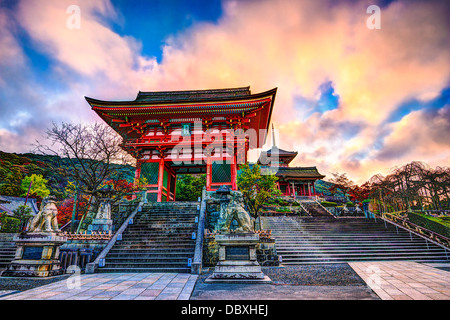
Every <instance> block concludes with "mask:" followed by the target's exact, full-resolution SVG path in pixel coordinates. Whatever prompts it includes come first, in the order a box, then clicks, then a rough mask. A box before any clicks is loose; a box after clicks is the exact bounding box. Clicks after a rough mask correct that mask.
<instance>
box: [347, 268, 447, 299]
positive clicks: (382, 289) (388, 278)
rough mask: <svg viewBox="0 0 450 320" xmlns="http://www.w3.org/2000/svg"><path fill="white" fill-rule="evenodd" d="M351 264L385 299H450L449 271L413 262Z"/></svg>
mask: <svg viewBox="0 0 450 320" xmlns="http://www.w3.org/2000/svg"><path fill="white" fill-rule="evenodd" d="M349 265H350V266H351V267H352V268H353V269H354V270H355V271H356V272H357V273H358V274H359V276H360V277H361V278H362V279H363V280H364V281H365V282H366V283H367V285H368V286H369V287H370V288H371V289H372V290H373V291H375V293H376V294H377V295H378V296H379V297H380V298H381V299H383V300H450V272H448V271H444V270H440V269H437V268H433V267H431V266H428V265H426V264H421V263H415V262H409V261H404V262H403V261H395V262H392V261H390V262H350V263H349Z"/></svg>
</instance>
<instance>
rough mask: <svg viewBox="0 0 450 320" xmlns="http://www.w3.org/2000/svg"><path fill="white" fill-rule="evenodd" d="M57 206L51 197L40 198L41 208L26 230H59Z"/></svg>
mask: <svg viewBox="0 0 450 320" xmlns="http://www.w3.org/2000/svg"><path fill="white" fill-rule="evenodd" d="M57 215H58V208H57V207H56V203H55V201H54V200H53V199H51V198H49V197H47V198H45V199H44V200H42V204H41V210H40V211H39V212H38V213H37V214H36V215H35V216H34V218H33V219H32V220H31V222H30V226H29V227H28V232H61V230H60V229H59V228H58V218H57Z"/></svg>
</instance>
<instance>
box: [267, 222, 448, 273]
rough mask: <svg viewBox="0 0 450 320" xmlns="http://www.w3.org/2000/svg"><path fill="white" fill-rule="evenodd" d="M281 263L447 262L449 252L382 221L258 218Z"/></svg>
mask: <svg viewBox="0 0 450 320" xmlns="http://www.w3.org/2000/svg"><path fill="white" fill-rule="evenodd" d="M262 221H263V228H264V229H266V230H267V229H271V230H272V236H273V238H274V239H275V241H276V242H275V244H276V250H277V253H278V255H280V256H282V260H283V262H282V263H283V264H285V265H288V264H318V263H344V262H351V261H387V260H409V261H416V262H449V261H450V260H449V258H450V251H449V250H445V249H444V248H442V247H440V246H437V245H435V244H433V243H431V242H429V241H426V240H425V239H423V238H421V237H418V236H415V235H414V234H410V233H409V232H408V231H406V230H403V229H400V228H398V229H397V228H396V227H395V226H393V225H391V224H389V223H386V227H385V224H384V222H383V221H380V220H377V222H374V221H373V220H368V219H365V218H331V219H330V218H318V217H307V218H300V217H295V216H291V217H281V216H278V217H262Z"/></svg>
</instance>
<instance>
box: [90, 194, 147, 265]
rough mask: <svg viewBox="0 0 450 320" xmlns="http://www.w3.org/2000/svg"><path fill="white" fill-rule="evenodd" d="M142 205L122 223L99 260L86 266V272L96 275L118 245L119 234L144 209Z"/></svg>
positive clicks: (98, 257) (141, 203) (99, 256)
mask: <svg viewBox="0 0 450 320" xmlns="http://www.w3.org/2000/svg"><path fill="white" fill-rule="evenodd" d="M142 205H143V202H139V204H138V205H137V206H136V208H135V209H134V210H133V212H132V213H131V214H130V215H129V216H128V218H127V219H125V221H124V222H123V223H122V225H121V226H120V228H119V230H117V232H116V233H115V234H114V236H113V237H112V238H111V240H109V242H108V244H107V245H106V247H105V248H104V249H103V250H102V252H100V254H99V255H98V256H97V258H96V259H95V260H94V262H91V263H88V264H87V265H86V270H85V272H86V273H94V272H95V269H96V268H97V267H98V265H99V264H100V260H101V259H105V257H106V255H107V254H108V252H109V251H110V250H111V248H112V247H113V246H114V244H115V243H116V241H117V238H118V237H119V234H122V233H123V232H124V231H125V229H126V228H127V226H128V224H129V223H130V220H131V219H133V218H134V216H135V215H136V213H138V211H139V208H142Z"/></svg>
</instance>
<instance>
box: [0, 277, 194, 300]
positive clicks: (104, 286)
mask: <svg viewBox="0 0 450 320" xmlns="http://www.w3.org/2000/svg"><path fill="white" fill-rule="evenodd" d="M196 280H197V276H196V275H191V274H186V273H99V274H89V275H80V276H79V278H78V279H77V276H72V277H70V278H68V279H66V280H62V281H58V282H55V283H52V284H48V285H45V286H41V287H37V288H34V289H30V290H26V291H23V292H20V293H16V294H11V295H7V296H4V297H1V298H0V300H188V299H189V297H190V295H191V292H192V289H193V288H194V285H195V282H196Z"/></svg>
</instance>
